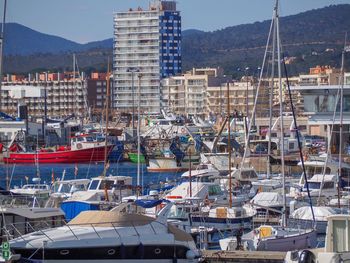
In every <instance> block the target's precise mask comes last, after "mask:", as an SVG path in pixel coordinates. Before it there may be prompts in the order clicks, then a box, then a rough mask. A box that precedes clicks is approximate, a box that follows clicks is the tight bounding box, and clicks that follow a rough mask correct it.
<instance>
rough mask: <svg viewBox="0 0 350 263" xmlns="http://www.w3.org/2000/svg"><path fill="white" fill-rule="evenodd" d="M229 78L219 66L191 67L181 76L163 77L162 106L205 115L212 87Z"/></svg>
mask: <svg viewBox="0 0 350 263" xmlns="http://www.w3.org/2000/svg"><path fill="white" fill-rule="evenodd" d="M227 80H231V78H229V77H226V76H224V75H223V70H222V69H221V68H193V69H192V70H190V71H188V72H186V73H185V74H183V75H181V76H174V77H169V78H165V79H163V80H162V82H161V99H162V107H164V108H167V109H169V110H170V111H172V112H174V113H176V114H183V115H187V116H195V115H197V116H201V117H206V116H208V114H209V113H211V112H212V109H211V108H210V107H208V105H209V104H208V103H209V100H210V99H211V93H210V91H211V90H212V87H217V86H220V85H221V83H222V82H226V81H227Z"/></svg>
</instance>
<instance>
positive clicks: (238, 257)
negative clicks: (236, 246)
mask: <svg viewBox="0 0 350 263" xmlns="http://www.w3.org/2000/svg"><path fill="white" fill-rule="evenodd" d="M285 256H286V252H273V251H222V250H203V251H202V259H203V262H208V263H211V262H235V263H240V262H242V263H243V262H244V263H261V262H269V263H282V262H284V258H285Z"/></svg>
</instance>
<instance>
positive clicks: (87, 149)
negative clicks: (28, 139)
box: [4, 136, 114, 163]
mask: <svg viewBox="0 0 350 263" xmlns="http://www.w3.org/2000/svg"><path fill="white" fill-rule="evenodd" d="M113 147H114V145H108V146H107V154H108V153H109V152H110V151H111V150H112V148H113ZM104 158H105V142H98V141H94V140H93V138H92V137H91V136H77V137H74V138H72V139H71V145H70V146H60V147H58V148H56V149H52V148H49V149H40V150H38V151H36V152H6V153H5V154H4V162H5V163H86V162H101V161H103V160H104Z"/></svg>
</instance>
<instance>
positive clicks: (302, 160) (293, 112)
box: [282, 55, 316, 227]
mask: <svg viewBox="0 0 350 263" xmlns="http://www.w3.org/2000/svg"><path fill="white" fill-rule="evenodd" d="M282 61H283V68H284V73H285V76H286V82H287V88H288V95H289V100H290V106H291V109H292V115H293V121H294V130H295V132H296V136H297V141H298V148H299V155H300V159H301V165H302V167H303V173H304V180H305V183H306V189H307V195H308V198H309V204H310V208H311V213H312V220H313V221H314V227H315V224H316V220H315V214H314V209H313V207H312V200H311V195H310V190H309V184H308V181H307V176H306V169H305V165H304V158H303V151H302V145H301V140H300V136H299V135H300V134H299V128H298V125H297V119H296V116H295V108H294V103H293V98H292V93H291V90H290V85H289V79H288V73H287V66H286V62H285V60H284V55H283V56H282Z"/></svg>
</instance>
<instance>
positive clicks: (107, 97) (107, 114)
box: [103, 58, 110, 176]
mask: <svg viewBox="0 0 350 263" xmlns="http://www.w3.org/2000/svg"><path fill="white" fill-rule="evenodd" d="M109 71H110V69H109V58H108V66H107V76H106V100H105V101H106V105H105V109H106V127H105V130H106V132H105V152H104V164H105V168H104V172H103V175H104V176H106V172H107V158H108V147H107V146H108V125H109V96H110V94H109V92H110V90H109V86H110V85H109V83H110V78H109V77H110V72H109Z"/></svg>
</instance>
